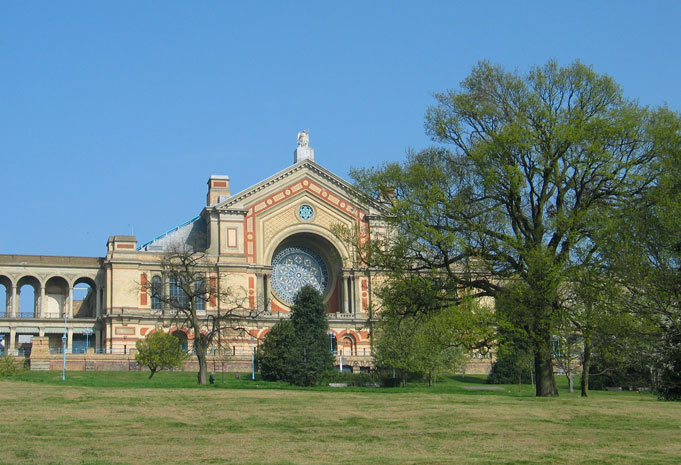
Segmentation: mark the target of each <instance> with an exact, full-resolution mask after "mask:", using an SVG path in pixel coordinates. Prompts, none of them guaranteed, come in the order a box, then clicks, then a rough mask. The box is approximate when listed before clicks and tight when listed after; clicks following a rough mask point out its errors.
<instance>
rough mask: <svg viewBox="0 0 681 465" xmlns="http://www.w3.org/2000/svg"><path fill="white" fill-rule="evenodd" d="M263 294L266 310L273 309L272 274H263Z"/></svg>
mask: <svg viewBox="0 0 681 465" xmlns="http://www.w3.org/2000/svg"><path fill="white" fill-rule="evenodd" d="M263 294H264V295H265V311H266V312H270V311H272V305H271V299H270V274H269V273H264V274H263Z"/></svg>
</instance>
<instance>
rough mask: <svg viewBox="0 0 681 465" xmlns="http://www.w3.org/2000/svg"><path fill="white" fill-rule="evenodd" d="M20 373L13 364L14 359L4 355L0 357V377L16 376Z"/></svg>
mask: <svg viewBox="0 0 681 465" xmlns="http://www.w3.org/2000/svg"><path fill="white" fill-rule="evenodd" d="M20 373H21V369H20V368H17V366H16V364H15V363H14V357H11V356H8V355H4V356H2V357H0V376H16V375H18V374H20Z"/></svg>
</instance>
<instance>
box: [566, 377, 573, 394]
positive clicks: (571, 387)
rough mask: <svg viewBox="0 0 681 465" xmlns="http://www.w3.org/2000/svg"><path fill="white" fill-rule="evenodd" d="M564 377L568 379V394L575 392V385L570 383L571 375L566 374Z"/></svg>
mask: <svg viewBox="0 0 681 465" xmlns="http://www.w3.org/2000/svg"><path fill="white" fill-rule="evenodd" d="M566 376H567V379H568V386H570V392H575V385H574V383H573V382H572V373H568V374H567V375H566Z"/></svg>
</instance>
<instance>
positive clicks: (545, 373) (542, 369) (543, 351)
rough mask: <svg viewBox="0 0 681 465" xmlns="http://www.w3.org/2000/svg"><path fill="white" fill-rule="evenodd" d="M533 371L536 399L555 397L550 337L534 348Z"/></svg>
mask: <svg viewBox="0 0 681 465" xmlns="http://www.w3.org/2000/svg"><path fill="white" fill-rule="evenodd" d="M534 370H535V375H536V377H537V387H536V391H535V392H536V395H537V397H556V396H558V389H557V388H556V380H555V378H554V377H553V359H552V357H551V339H550V337H549V338H548V339H547V340H545V341H543V344H540V345H538V347H536V348H535V354H534Z"/></svg>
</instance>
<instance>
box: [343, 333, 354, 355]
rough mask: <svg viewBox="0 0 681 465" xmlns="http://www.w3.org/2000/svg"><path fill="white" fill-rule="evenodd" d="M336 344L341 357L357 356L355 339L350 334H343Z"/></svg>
mask: <svg viewBox="0 0 681 465" xmlns="http://www.w3.org/2000/svg"><path fill="white" fill-rule="evenodd" d="M338 344H339V350H342V351H343V355H346V356H347V355H357V339H356V338H355V337H354V336H353V335H352V334H350V333H345V334H344V335H342V336H341V338H340V341H339V342H338Z"/></svg>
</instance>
